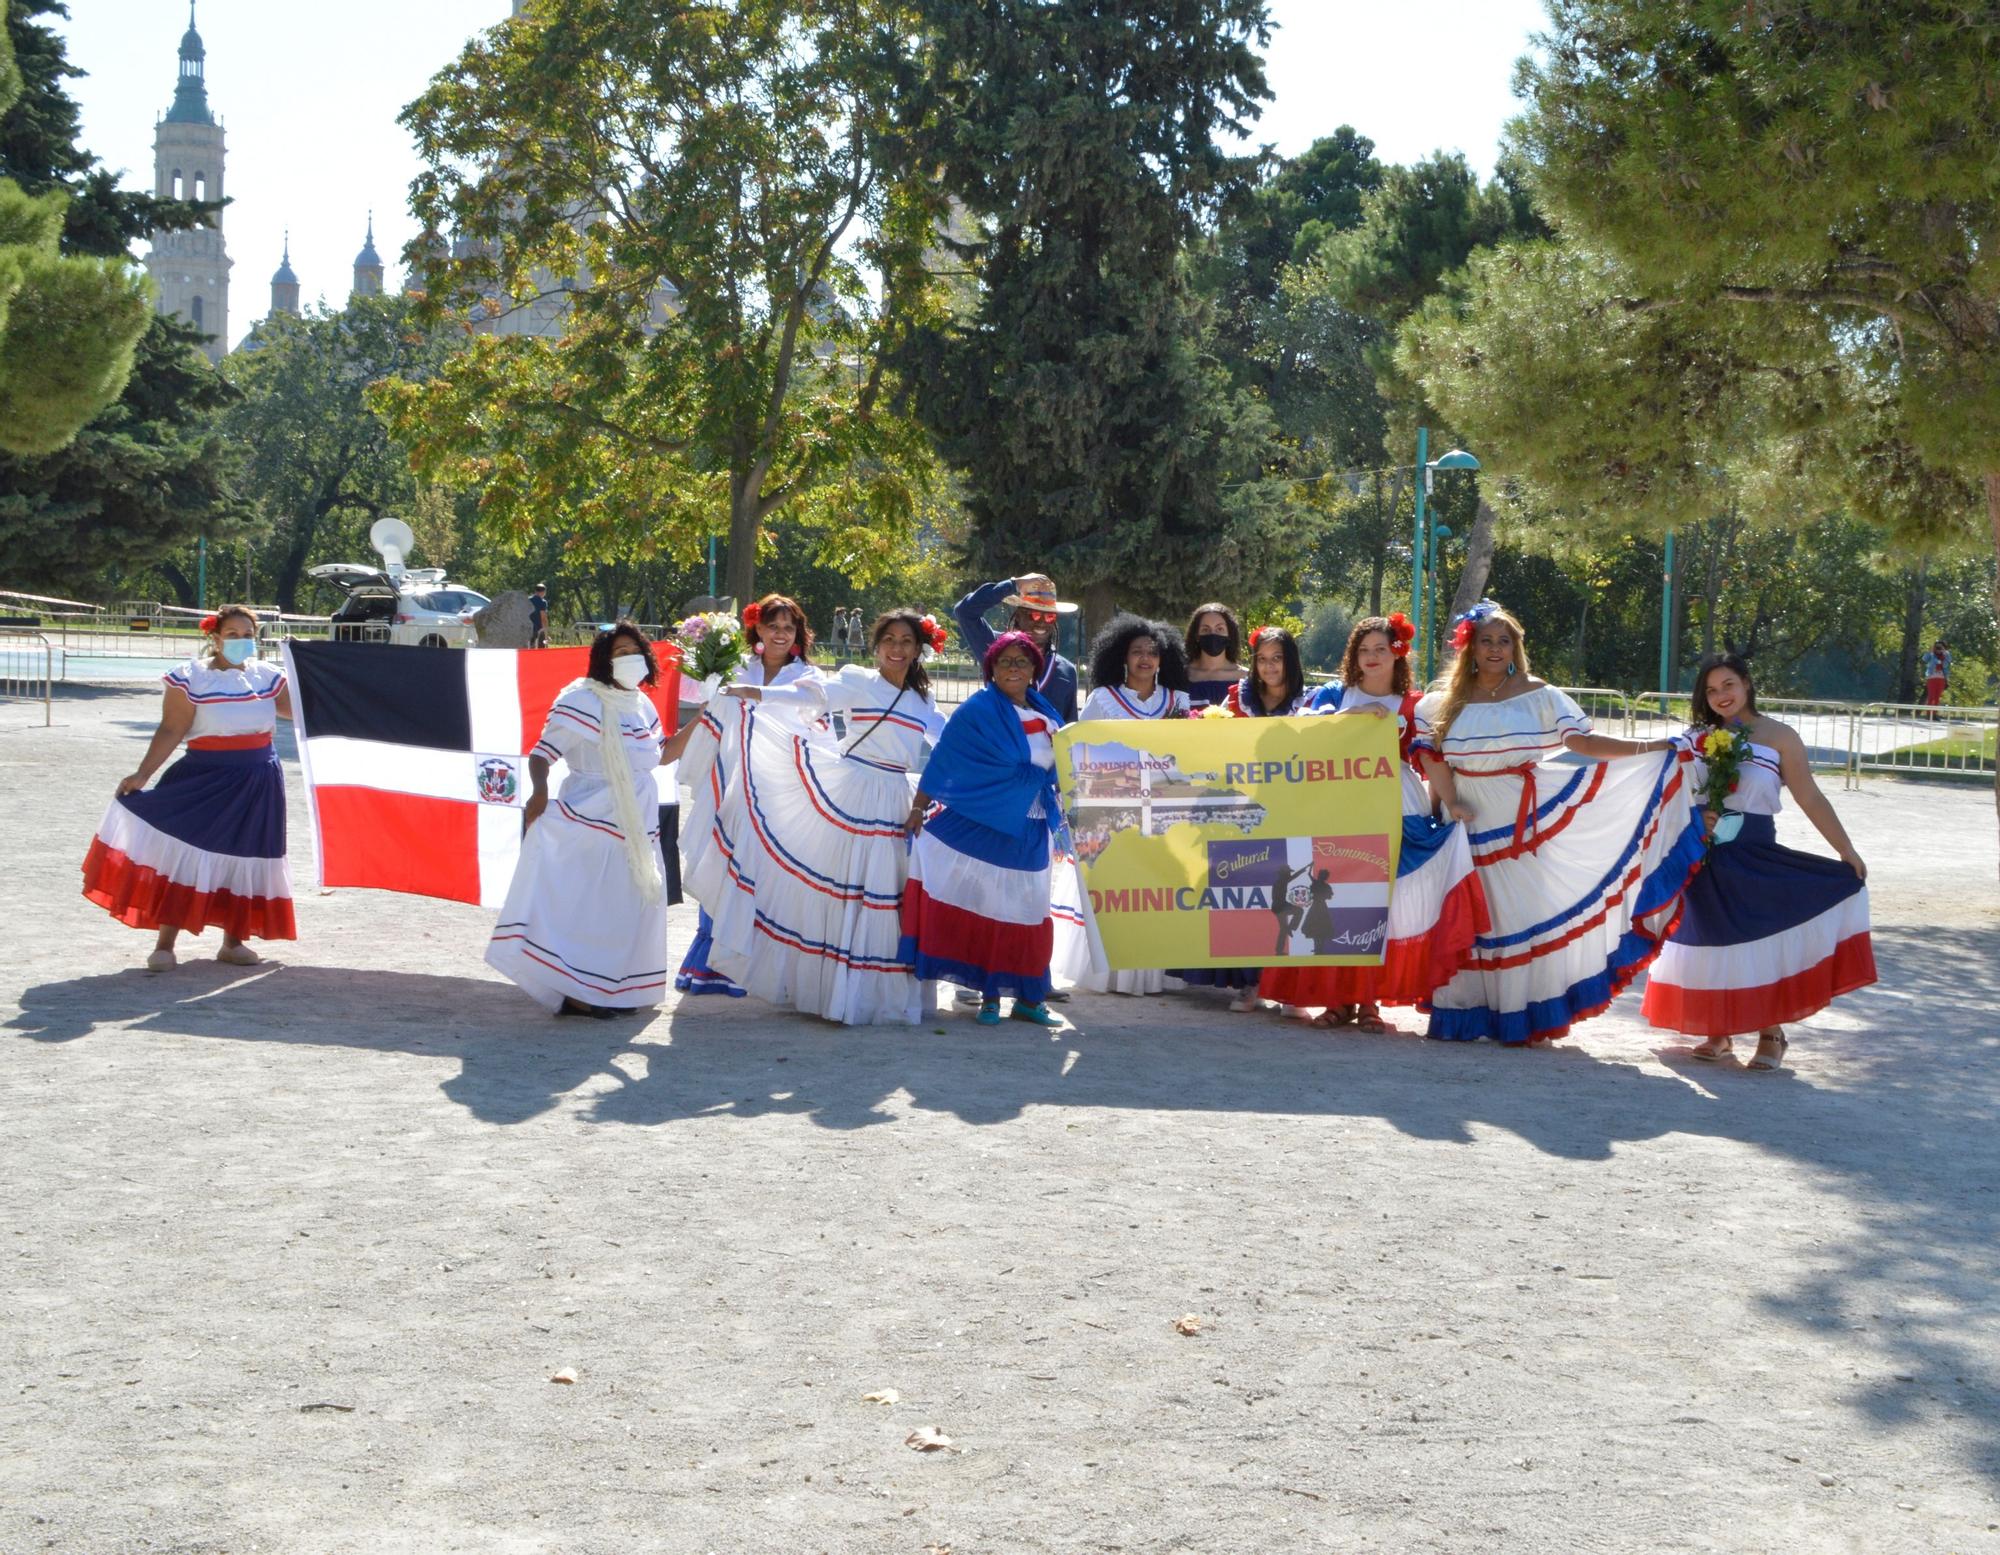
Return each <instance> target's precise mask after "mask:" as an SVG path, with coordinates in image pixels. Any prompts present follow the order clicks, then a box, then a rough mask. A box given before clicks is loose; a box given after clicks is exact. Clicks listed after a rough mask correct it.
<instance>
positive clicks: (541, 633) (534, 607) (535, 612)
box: [528, 583, 549, 648]
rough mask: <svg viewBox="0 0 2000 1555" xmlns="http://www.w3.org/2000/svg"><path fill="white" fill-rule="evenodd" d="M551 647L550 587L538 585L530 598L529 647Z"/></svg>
mask: <svg viewBox="0 0 2000 1555" xmlns="http://www.w3.org/2000/svg"><path fill="white" fill-rule="evenodd" d="M548 645H549V586H548V585H547V584H546V583H537V584H536V585H535V589H534V592H533V593H532V594H530V595H529V596H528V646H529V647H530V648H546V647H548Z"/></svg>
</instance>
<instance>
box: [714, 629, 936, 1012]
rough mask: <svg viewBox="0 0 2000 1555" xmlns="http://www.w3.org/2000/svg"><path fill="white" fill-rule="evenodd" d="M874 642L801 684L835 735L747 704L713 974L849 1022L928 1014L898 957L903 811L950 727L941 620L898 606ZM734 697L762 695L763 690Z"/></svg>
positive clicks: (904, 871) (741, 717) (740, 718)
mask: <svg viewBox="0 0 2000 1555" xmlns="http://www.w3.org/2000/svg"><path fill="white" fill-rule="evenodd" d="M870 638H871V645H872V648H873V651H874V656H875V664H874V667H873V668H872V669H871V668H867V667H864V666H862V665H858V664H848V665H843V666H842V667H841V668H840V669H839V670H838V671H836V672H835V673H833V674H831V675H825V676H822V677H820V678H819V679H817V680H816V681H813V682H811V683H810V684H809V686H802V688H801V698H800V699H801V700H803V699H804V697H805V696H806V695H813V696H817V697H818V698H819V699H820V700H821V703H822V705H823V706H824V708H825V709H826V711H827V712H828V713H829V714H830V715H834V716H836V717H837V718H838V720H839V729H840V734H839V738H838V740H837V741H836V739H835V738H834V737H833V736H831V735H828V734H825V733H822V732H820V731H818V730H814V731H811V732H807V731H805V730H803V729H801V728H800V727H799V725H798V723H797V722H796V721H792V720H775V719H772V718H770V717H768V716H766V714H765V713H764V711H763V709H762V707H761V705H758V706H754V707H744V708H739V709H737V710H736V711H735V713H734V721H735V723H736V724H737V725H738V726H739V727H740V731H741V734H740V743H741V747H742V751H743V757H742V766H741V774H742V783H743V794H742V800H743V802H742V804H741V806H740V807H738V809H737V812H736V813H737V814H739V815H740V817H741V822H742V824H741V826H739V827H738V828H737V833H736V835H734V836H733V837H732V839H731V841H732V847H733V853H734V867H733V868H731V869H730V870H729V871H727V873H726V876H725V877H724V878H725V884H724V885H723V886H722V894H721V895H720V897H719V898H718V899H713V900H709V901H708V906H709V910H710V912H711V914H712V915H713V918H714V930H713V934H714V943H713V946H712V948H711V950H710V952H709V964H710V966H711V967H712V968H713V969H714V970H715V971H718V972H721V973H723V974H725V975H726V976H728V977H729V978H731V979H732V980H733V981H734V982H735V983H736V984H737V985H738V986H739V987H741V988H742V989H743V990H744V991H745V992H747V993H751V994H754V995H755V996H756V997H758V998H760V999H764V1000H767V1001H768V1002H770V1003H772V1004H777V1005H788V1006H790V1007H792V1008H793V1009H796V1010H798V1011H800V1012H801V1013H803V1014H807V1015H818V1016H820V1017H822V1018H823V1019H825V1020H830V1021H838V1022H840V1023H841V1024H843V1025H849V1026H859V1025H867V1024H870V1023H873V1022H878V1021H897V1022H914V1021H916V1020H918V1019H920V1018H921V1016H922V1010H921V997H920V992H919V986H918V983H917V980H916V978H915V977H914V976H913V975H912V972H911V968H910V965H909V963H908V962H907V961H905V960H903V959H901V958H900V957H899V956H898V954H897V942H898V941H899V939H900V938H901V936H902V919H901V914H902V904H903V887H904V884H905V882H906V881H907V880H908V878H909V872H910V846H909V838H908V835H907V832H906V823H907V820H908V817H909V813H910V802H911V799H912V797H913V796H914V794H915V793H916V783H915V781H914V779H913V777H912V774H913V773H915V772H916V771H918V770H920V769H921V768H922V766H923V764H924V757H925V753H926V751H927V750H928V748H929V746H930V745H931V744H932V743H934V742H935V741H936V739H937V737H938V735H940V734H941V733H942V732H943V731H944V720H943V718H941V717H940V716H939V714H938V710H937V703H936V702H935V701H934V700H933V699H932V697H931V694H930V682H929V677H928V676H927V675H926V673H925V671H924V666H923V662H922V656H923V653H924V651H925V650H926V649H930V650H933V651H935V650H936V649H939V648H941V647H942V646H943V645H944V640H945V637H944V629H943V628H942V627H941V626H939V625H938V623H937V622H936V621H935V620H934V619H932V618H930V617H928V616H920V615H918V614H917V612H916V611H914V610H891V611H889V612H887V613H886V614H884V615H882V616H879V617H878V618H877V619H876V621H875V624H874V627H873V629H872V631H871V633H870ZM737 694H738V696H739V697H740V698H741V699H743V700H745V701H748V702H751V703H757V704H761V702H762V700H763V698H762V697H761V696H760V695H759V694H758V693H757V692H756V691H755V690H754V689H753V688H738V692H737ZM722 716H723V717H724V718H729V717H730V716H731V715H730V714H729V713H727V712H725V713H724V714H723V715H722ZM753 861H754V862H753Z"/></svg>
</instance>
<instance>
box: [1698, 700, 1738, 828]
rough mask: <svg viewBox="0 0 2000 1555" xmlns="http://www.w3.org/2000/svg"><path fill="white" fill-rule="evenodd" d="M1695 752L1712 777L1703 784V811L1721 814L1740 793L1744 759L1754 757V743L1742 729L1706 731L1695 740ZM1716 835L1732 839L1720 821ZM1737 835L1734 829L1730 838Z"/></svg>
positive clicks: (1708, 777)
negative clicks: (1727, 802)
mask: <svg viewBox="0 0 2000 1555" xmlns="http://www.w3.org/2000/svg"><path fill="white" fill-rule="evenodd" d="M1694 749H1695V754H1696V755H1697V756H1699V757H1701V759H1702V761H1703V762H1704V763H1706V764H1707V767H1708V776H1707V778H1706V779H1705V780H1704V781H1703V783H1702V785H1701V805H1702V808H1703V809H1704V810H1712V811H1714V812H1715V813H1716V814H1717V815H1721V813H1722V810H1723V806H1724V803H1725V802H1726V801H1727V800H1728V798H1729V796H1730V795H1731V794H1733V793H1735V792H1736V785H1737V782H1738V780H1739V779H1740V777H1741V775H1742V772H1743V763H1744V760H1745V759H1746V758H1747V757H1748V756H1749V754H1750V741H1749V740H1748V739H1747V738H1745V737H1744V734H1743V731H1742V730H1741V729H1739V728H1719V729H1703V730H1702V731H1701V732H1700V733H1699V734H1697V735H1696V736H1695V737H1694ZM1716 833H1717V834H1716V835H1715V836H1714V838H1713V840H1715V841H1719V842H1727V841H1728V840H1729V837H1728V836H1724V835H1721V825H1720V822H1718V823H1717V826H1716ZM1734 833H1735V828H1733V827H1732V828H1730V833H1729V835H1731V836H1733V835H1734Z"/></svg>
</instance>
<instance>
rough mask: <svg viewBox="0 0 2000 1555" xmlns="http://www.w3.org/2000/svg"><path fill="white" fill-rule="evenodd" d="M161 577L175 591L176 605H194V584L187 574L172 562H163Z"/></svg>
mask: <svg viewBox="0 0 2000 1555" xmlns="http://www.w3.org/2000/svg"><path fill="white" fill-rule="evenodd" d="M160 576H161V577H163V578H165V579H166V580H167V587H168V588H170V589H172V590H173V591H174V602H175V603H176V604H180V605H187V606H192V605H194V603H195V597H194V583H193V581H192V580H191V579H190V578H189V577H188V575H187V574H186V573H184V572H182V571H181V570H180V568H178V567H176V566H175V565H174V564H173V563H172V562H168V561H163V562H161V563H160Z"/></svg>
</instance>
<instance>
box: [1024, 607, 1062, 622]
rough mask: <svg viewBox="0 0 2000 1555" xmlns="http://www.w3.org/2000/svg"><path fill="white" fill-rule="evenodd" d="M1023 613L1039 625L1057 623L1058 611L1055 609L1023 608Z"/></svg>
mask: <svg viewBox="0 0 2000 1555" xmlns="http://www.w3.org/2000/svg"><path fill="white" fill-rule="evenodd" d="M1021 614H1022V615H1024V616H1026V617H1027V618H1028V619H1029V620H1030V621H1032V622H1034V623H1035V625H1037V626H1052V625H1054V624H1055V619H1056V613H1055V612H1054V611H1053V610H1023V611H1022V612H1021Z"/></svg>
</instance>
